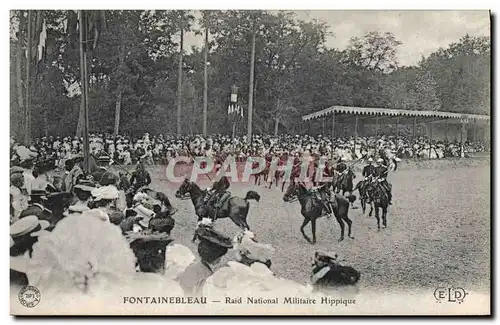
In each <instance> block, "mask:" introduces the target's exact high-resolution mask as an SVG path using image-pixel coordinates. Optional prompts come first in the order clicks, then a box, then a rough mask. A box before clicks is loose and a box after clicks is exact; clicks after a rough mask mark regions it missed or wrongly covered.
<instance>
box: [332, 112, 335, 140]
mask: <svg viewBox="0 0 500 325" xmlns="http://www.w3.org/2000/svg"><path fill="white" fill-rule="evenodd" d="M333 138H335V113H333V114H332V141H333Z"/></svg>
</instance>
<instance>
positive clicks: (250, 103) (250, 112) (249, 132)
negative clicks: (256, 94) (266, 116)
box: [247, 27, 256, 143]
mask: <svg viewBox="0 0 500 325" xmlns="http://www.w3.org/2000/svg"><path fill="white" fill-rule="evenodd" d="M255 34H256V32H255V27H254V30H253V31H252V54H251V57H250V85H249V86H248V124H247V138H248V139H247V141H248V142H249V143H250V142H252V118H253V82H254V67H255V37H256V35H255Z"/></svg>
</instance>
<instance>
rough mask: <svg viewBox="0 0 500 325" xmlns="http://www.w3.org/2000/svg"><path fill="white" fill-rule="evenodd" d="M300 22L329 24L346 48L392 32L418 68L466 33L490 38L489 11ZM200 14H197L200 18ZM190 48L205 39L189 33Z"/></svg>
mask: <svg viewBox="0 0 500 325" xmlns="http://www.w3.org/2000/svg"><path fill="white" fill-rule="evenodd" d="M293 12H294V13H295V14H296V15H297V18H298V19H302V20H306V21H310V20H314V19H317V20H320V21H322V22H325V23H326V24H327V25H328V26H329V27H330V28H329V31H330V32H331V33H332V34H333V35H332V36H328V38H327V41H326V45H327V46H328V47H331V48H337V49H345V48H346V47H347V45H348V43H349V39H350V38H351V37H356V36H357V37H360V36H363V35H364V34H365V33H367V32H370V31H379V32H391V33H393V34H394V36H395V37H396V39H398V40H399V41H401V42H403V44H402V45H401V46H400V47H399V48H398V52H397V57H398V61H399V64H400V65H401V66H408V65H416V64H417V63H418V61H419V60H420V58H421V57H422V55H423V56H428V55H429V54H430V53H432V52H434V51H436V50H437V49H439V48H440V47H444V48H446V47H448V45H449V44H451V43H453V42H456V41H458V40H459V39H460V38H461V37H462V36H464V35H465V34H467V33H468V34H469V35H471V36H490V16H489V12H488V11H484V10H482V11H456V10H454V11H417V10H412V11H410V10H407V11H389V10H384V11H382V10H380V11H361V10H359V11H358V10H352V11H349V10H342V11H340V10H339V11H333V10H332V11H326V10H308V11H304V10H301V11H293ZM198 15H199V13H198V12H195V16H196V17H198ZM185 42H186V49H187V48H189V47H191V45H196V46H201V45H202V42H203V36H195V35H194V33H189V34H188V35H186V36H185Z"/></svg>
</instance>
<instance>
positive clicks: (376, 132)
mask: <svg viewBox="0 0 500 325" xmlns="http://www.w3.org/2000/svg"><path fill="white" fill-rule="evenodd" d="M375 120H376V124H377V128H376V129H375V136H376V137H378V132H379V131H380V120H379V117H378V115H377V117H376V118H375Z"/></svg>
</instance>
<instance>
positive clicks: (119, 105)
mask: <svg viewBox="0 0 500 325" xmlns="http://www.w3.org/2000/svg"><path fill="white" fill-rule="evenodd" d="M121 108H122V91H121V90H120V91H118V96H117V98H116V105H115V131H114V134H115V136H117V135H118V133H119V131H120V110H121Z"/></svg>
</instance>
